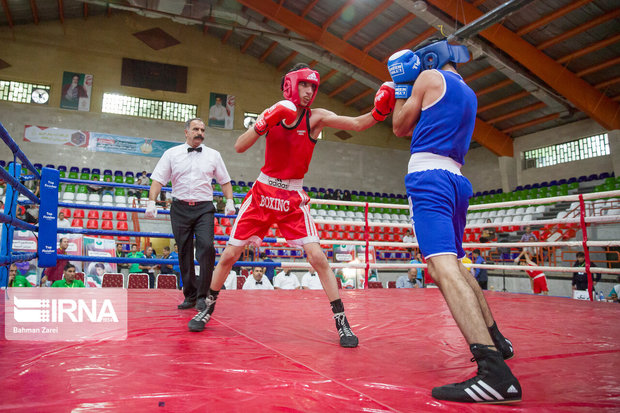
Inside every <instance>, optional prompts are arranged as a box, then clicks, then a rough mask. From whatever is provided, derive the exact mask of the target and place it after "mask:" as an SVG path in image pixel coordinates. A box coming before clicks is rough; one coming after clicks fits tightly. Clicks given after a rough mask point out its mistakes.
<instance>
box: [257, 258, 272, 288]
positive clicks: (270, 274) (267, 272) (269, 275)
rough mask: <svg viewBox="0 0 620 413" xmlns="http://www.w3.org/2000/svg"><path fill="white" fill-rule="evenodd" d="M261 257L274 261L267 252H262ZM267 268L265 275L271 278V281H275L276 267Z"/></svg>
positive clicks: (266, 260) (264, 259) (267, 260)
mask: <svg viewBox="0 0 620 413" xmlns="http://www.w3.org/2000/svg"><path fill="white" fill-rule="evenodd" d="M259 257H260V259H261V260H263V262H273V260H272V259H271V258H269V257H268V256H267V254H265V253H264V252H261V253H260V255H259ZM265 268H266V270H265V275H266V276H267V278H269V281H271V282H273V277H274V275H275V267H272V266H266V267H265ZM274 287H275V284H274Z"/></svg>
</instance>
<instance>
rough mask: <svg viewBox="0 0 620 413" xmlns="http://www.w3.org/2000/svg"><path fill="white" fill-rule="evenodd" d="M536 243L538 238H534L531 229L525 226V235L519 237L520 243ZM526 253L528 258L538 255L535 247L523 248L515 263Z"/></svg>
mask: <svg viewBox="0 0 620 413" xmlns="http://www.w3.org/2000/svg"><path fill="white" fill-rule="evenodd" d="M536 241H538V238H536V235H534V234H532V227H531V226H529V225H528V226H526V227H525V234H523V235H522V236H521V242H536ZM526 253H527V254H530V256H532V257H535V256H536V255H537V254H538V249H537V248H536V247H524V248H523V250H522V251H521V253H520V254H519V256H517V258H515V263H518V262H519V260H520V259H521V257H522V256H523V255H524V254H526Z"/></svg>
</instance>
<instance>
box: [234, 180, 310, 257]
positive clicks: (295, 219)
mask: <svg viewBox="0 0 620 413" xmlns="http://www.w3.org/2000/svg"><path fill="white" fill-rule="evenodd" d="M302 185H303V180H301V179H277V178H271V177H269V176H267V175H265V174H263V173H262V172H261V174H260V175H259V177H258V179H257V180H256V182H255V183H254V186H252V189H250V192H248V194H247V195H246V196H245V198H244V199H243V203H242V204H241V208H239V213H238V214H237V219H235V224H234V225H233V227H232V230H231V232H230V238H229V240H228V243H229V244H230V245H235V246H243V245H248V244H254V245H256V246H257V247H258V246H260V244H261V242H262V240H263V238H264V237H265V235H266V234H267V231H269V228H270V227H271V226H272V225H273V224H278V227H279V228H280V231H281V232H282V235H283V236H284V238H286V241H287V242H288V243H289V244H290V245H291V246H293V247H301V246H302V245H304V244H309V243H311V242H319V235H318V232H317V230H316V225H315V224H314V220H313V219H312V215H310V206H309V205H308V203H309V202H310V198H309V197H308V195H307V194H306V193H305V192H304V190H303V186H302Z"/></svg>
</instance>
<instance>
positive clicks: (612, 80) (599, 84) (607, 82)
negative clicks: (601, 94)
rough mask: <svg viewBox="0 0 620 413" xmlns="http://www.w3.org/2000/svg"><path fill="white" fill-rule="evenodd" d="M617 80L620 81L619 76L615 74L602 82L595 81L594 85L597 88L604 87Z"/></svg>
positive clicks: (613, 83)
mask: <svg viewBox="0 0 620 413" xmlns="http://www.w3.org/2000/svg"><path fill="white" fill-rule="evenodd" d="M618 82H620V76H616V77H614V78H612V79H609V80H606V81H604V82H601V83H597V84H596V85H594V87H595V88H597V89H605V88H606V87H607V86H611V85H615V84H616V83H618Z"/></svg>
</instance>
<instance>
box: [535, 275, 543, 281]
mask: <svg viewBox="0 0 620 413" xmlns="http://www.w3.org/2000/svg"><path fill="white" fill-rule="evenodd" d="M544 276H545V274H538V275H537V276H536V277H534V278H533V279H534V280H535V279H536V278H540V277H544Z"/></svg>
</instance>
